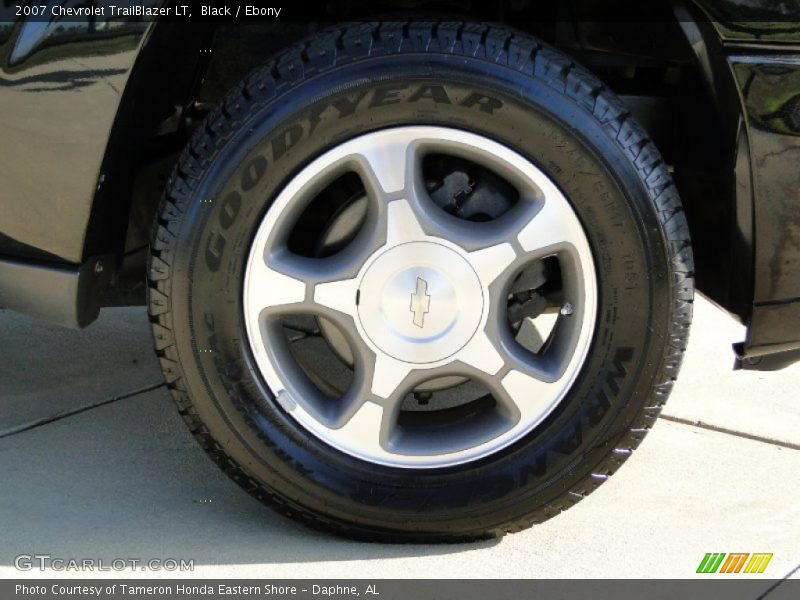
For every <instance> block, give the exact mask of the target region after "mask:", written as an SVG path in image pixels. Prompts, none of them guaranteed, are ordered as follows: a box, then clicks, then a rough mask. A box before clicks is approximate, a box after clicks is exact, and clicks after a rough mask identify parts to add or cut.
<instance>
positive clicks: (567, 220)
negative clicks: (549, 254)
mask: <svg viewBox="0 0 800 600" xmlns="http://www.w3.org/2000/svg"><path fill="white" fill-rule="evenodd" d="M552 187H553V189H552V190H551V191H550V192H549V193H547V192H546V194H545V200H544V202H543V203H542V204H541V208H540V209H539V210H538V212H537V213H536V214H535V215H534V216H533V218H532V219H530V220H529V221H528V222H527V223H526V224H525V225H524V226H523V227H522V228H521V229H520V231H519V234H518V235H517V239H518V240H519V243H520V245H521V246H522V248H523V249H524V250H525V251H526V252H531V253H537V254H540V255H542V256H543V255H545V253H546V251H549V250H557V249H558V247H559V246H563V245H565V244H569V245H574V244H575V243H576V242H577V241H578V240H581V239H583V237H584V235H585V234H584V233H583V229H582V228H581V224H580V222H579V221H578V219H577V217H576V216H575V215H574V214H573V213H572V211H571V210H569V209H567V207H566V206H565V203H566V200H563V199H562V201H561V202H557V201H556V200H555V198H554V194H561V192H559V191H558V189H556V188H555V186H552Z"/></svg>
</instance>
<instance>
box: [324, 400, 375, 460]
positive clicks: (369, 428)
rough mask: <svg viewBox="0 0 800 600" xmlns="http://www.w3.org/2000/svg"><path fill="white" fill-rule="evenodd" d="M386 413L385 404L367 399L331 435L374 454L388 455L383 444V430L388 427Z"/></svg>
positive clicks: (341, 441) (353, 446)
mask: <svg viewBox="0 0 800 600" xmlns="http://www.w3.org/2000/svg"><path fill="white" fill-rule="evenodd" d="M384 413H385V409H384V408H383V406H381V405H380V404H377V403H375V402H373V401H371V400H367V401H366V402H364V403H363V404H361V405H360V406H359V407H358V408H357V410H356V411H355V413H354V414H353V415H352V416H351V417H350V418H349V419H348V420H347V422H346V423H345V424H344V425H343V426H342V427H340V428H338V429H336V430H333V431H331V436H334V437H335V438H336V439H337V440H338V441H340V443H345V444H347V445H348V446H350V447H352V448H358V449H359V450H360V451H362V452H369V453H370V454H372V455H374V456H383V455H386V454H387V452H386V451H385V450H384V448H383V446H382V445H381V438H382V437H384V436H383V435H382V434H383V431H384V430H385V429H386V428H387V424H386V423H385V415H384Z"/></svg>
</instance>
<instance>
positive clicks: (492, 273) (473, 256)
mask: <svg viewBox="0 0 800 600" xmlns="http://www.w3.org/2000/svg"><path fill="white" fill-rule="evenodd" d="M516 258H517V253H516V252H515V251H514V247H513V246H512V245H511V244H509V243H503V244H497V245H495V246H489V247H488V248H484V249H482V250H475V251H474V252H470V253H469V262H470V264H471V265H472V268H473V269H475V272H476V273H477V274H478V279H480V280H481V283H483V284H484V285H485V286H488V285H490V284H491V283H492V282H493V281H494V280H495V279H497V278H498V277H499V276H500V274H501V273H502V272H503V271H505V270H506V269H507V268H508V266H509V265H511V263H512V262H514V259H516Z"/></svg>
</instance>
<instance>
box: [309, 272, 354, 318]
mask: <svg viewBox="0 0 800 600" xmlns="http://www.w3.org/2000/svg"><path fill="white" fill-rule="evenodd" d="M357 294H358V280H357V279H343V280H340V281H329V282H326V283H318V284H317V285H316V286H314V303H316V304H318V305H319V306H324V307H327V308H330V309H332V310H335V311H337V312H340V313H342V314H345V315H349V316H351V317H355V316H356V310H357V307H358V305H357V304H356V295H357Z"/></svg>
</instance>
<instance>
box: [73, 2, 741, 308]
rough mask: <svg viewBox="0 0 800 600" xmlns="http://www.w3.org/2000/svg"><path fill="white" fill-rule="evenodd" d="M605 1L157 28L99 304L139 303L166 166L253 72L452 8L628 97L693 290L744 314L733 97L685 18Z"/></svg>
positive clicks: (119, 147)
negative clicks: (621, 17)
mask: <svg viewBox="0 0 800 600" xmlns="http://www.w3.org/2000/svg"><path fill="white" fill-rule="evenodd" d="M602 4H604V3H602V2H599V1H598V0H571V1H570V2H557V1H555V0H544V1H538V0H504V1H502V2H494V3H485V2H471V3H466V4H465V3H461V2H458V3H454V2H447V1H445V2H427V1H422V2H418V1H414V0H400V1H397V0H383V1H380V2H377V3H376V2H366V1H362V0H336V1H334V2H332V3H329V4H328V5H327V6H328V9H327V10H329V11H330V14H329V15H328V16H327V17H326V18H325V20H319V21H311V22H303V23H297V22H290V21H286V22H284V21H259V22H255V23H252V24H251V23H242V22H238V23H221V24H210V25H207V26H202V27H198V26H195V25H192V27H190V28H186V27H185V26H184V27H183V29H182V30H180V31H178V29H177V27H178V25H176V24H163V25H162V24H156V25H155V26H154V27H153V31H152V34H151V36H150V39H149V40H148V43H147V44H146V46H145V48H144V49H143V52H142V54H141V56H140V58H139V60H138V61H137V64H136V67H135V68H134V72H133V73H132V75H131V79H130V82H129V85H128V89H126V92H125V96H124V99H123V107H122V109H121V110H120V117H118V123H117V125H116V126H115V131H114V134H113V136H112V139H111V140H110V142H109V148H108V151H107V155H106V163H107V165H108V169H107V171H105V170H104V173H105V172H108V173H109V175H110V176H109V180H110V181H112V179H113V184H114V185H108V186H106V191H105V194H106V198H105V199H103V198H98V200H97V202H96V208H95V211H94V213H93V215H92V221H91V223H92V225H91V227H92V230H91V231H90V235H89V238H88V239H89V242H87V244H89V243H91V244H94V245H95V246H96V247H95V248H94V249H93V250H94V251H93V252H92V253H94V254H103V253H107V252H108V251H109V250H110V251H111V252H113V253H116V254H117V255H119V256H121V257H122V258H121V264H120V265H119V268H118V271H117V272H118V277H117V280H116V282H117V285H116V286H115V288H114V289H113V290H112V292H111V293H109V294H107V296H106V299H105V303H106V304H120V303H130V302H137V301H140V300H141V298H142V297H143V291H144V286H143V284H142V277H141V275H142V269H143V268H144V262H145V259H146V248H147V243H148V239H149V236H150V230H151V228H152V226H153V225H152V224H153V215H154V214H155V210H156V204H157V202H158V200H159V197H160V194H161V190H162V189H163V186H164V183H165V181H166V178H167V177H168V174H169V171H170V170H171V169H172V166H173V165H174V162H175V159H176V157H177V155H178V153H179V152H180V150H181V149H182V147H183V146H184V145H185V143H186V142H187V141H188V138H189V135H190V134H191V131H192V129H193V127H194V126H195V125H196V124H197V123H199V122H200V121H201V120H202V118H203V117H204V115H205V114H206V113H207V112H208V110H209V109H210V108H211V107H212V106H213V105H214V104H215V103H216V102H218V101H219V100H220V98H221V97H222V96H223V95H224V94H225V92H226V91H227V90H228V89H229V88H230V87H232V86H233V85H235V83H236V82H238V81H239V80H240V79H241V78H242V77H244V76H245V75H246V74H247V73H248V72H249V71H250V70H252V69H253V68H255V67H257V66H259V65H261V64H262V63H263V62H264V61H265V60H266V59H267V58H268V57H269V56H271V55H273V54H274V53H275V52H276V51H278V50H279V49H281V48H284V47H286V46H289V45H291V44H293V43H296V42H298V41H299V40H301V39H303V38H305V37H307V36H309V35H313V34H314V33H315V32H317V31H320V30H322V29H324V28H325V27H327V26H328V25H329V24H330V23H331V22H333V21H347V20H356V19H361V18H366V17H368V16H369V17H370V18H375V16H376V15H381V16H386V15H393V16H397V18H398V19H405V18H413V19H416V20H419V19H427V18H430V19H431V20H432V19H435V18H453V17H454V14H455V12H456V11H458V12H457V17H456V18H457V19H459V20H465V19H471V20H478V21H484V22H489V23H500V24H504V25H506V26H509V27H514V28H516V29H521V30H523V31H526V32H529V33H531V34H533V35H535V36H537V37H538V38H540V39H542V40H543V41H545V42H548V43H550V44H552V45H554V46H556V47H557V48H559V49H560V50H562V51H564V52H566V53H567V54H569V55H571V56H573V57H574V59H575V61H576V62H579V63H581V64H583V65H584V66H585V67H587V68H588V69H590V70H591V71H593V72H594V73H595V74H596V75H597V76H598V77H599V78H600V79H601V80H603V81H604V82H605V83H606V84H607V85H608V86H609V87H610V88H611V89H612V90H614V91H615V92H616V93H617V94H618V95H620V96H621V97H622V99H623V101H624V102H625V103H626V104H627V105H628V106H629V108H630V110H631V112H632V113H633V114H634V116H635V117H636V118H637V119H638V120H639V122H640V123H641V124H642V125H643V126H644V127H645V129H646V130H647V131H648V134H649V135H650V137H651V138H652V139H653V140H654V141H655V143H656V145H657V146H658V147H659V149H660V150H661V152H662V154H663V155H664V158H665V161H666V162H667V163H668V164H669V165H670V168H671V170H673V171H674V176H675V181H676V185H677V186H678V189H679V192H680V194H681V197H682V198H683V201H684V205H685V208H686V211H687V216H688V219H689V225H690V229H691V233H692V237H693V244H694V246H695V253H696V258H697V264H698V273H697V276H698V287H699V288H700V289H701V290H703V291H706V292H707V293H708V294H709V295H711V296H712V297H713V298H714V299H716V300H717V301H718V302H720V303H721V304H723V305H724V306H726V307H727V308H729V309H730V310H734V311H735V312H737V313H740V316H741V313H743V312H744V311H746V302H744V301H742V300H736V299H732V298H730V294H729V289H730V281H731V279H732V278H731V277H730V274H729V273H725V272H724V269H720V268H719V267H718V265H720V264H723V265H724V264H726V263H730V259H728V260H727V261H724V260H723V259H724V257H725V256H730V254H731V247H730V245H731V244H733V243H734V242H733V241H731V238H732V234H731V231H732V230H733V224H732V223H733V220H734V219H735V218H736V199H735V186H734V178H733V168H734V162H735V149H736V125H732V124H731V121H730V119H728V118H726V116H725V115H729V114H730V112H731V109H730V107H725V110H720V108H721V107H720V103H721V102H723V101H724V102H731V99H730V96H731V95H732V96H733V97H734V98H735V94H728V96H727V97H726V96H724V95H721V94H720V90H719V89H715V88H714V86H715V85H718V84H717V83H714V82H711V81H709V77H708V73H706V72H704V69H703V65H702V64H701V63H700V62H699V61H698V57H697V56H696V54H695V52H694V51H693V50H692V46H691V45H690V43H689V42H688V41H687V35H689V33H688V32H687V30H686V24H685V23H682V22H681V21H682V20H683V19H685V18H686V17H685V15H684V16H682V17H680V18H679V17H676V16H675V9H674V7H673V6H672V3H671V2H669V1H668V0H663V1H656V2H650V3H637V2H625V3H623V4H629V5H630V6H620V5H619V3H618V5H617V6H616V7H615V8H616V9H618V10H620V11H622V12H624V11H625V10H628V9H629V10H630V11H635V14H637V15H638V19H639V21H638V22H636V23H635V24H633V25H635V26H632V23H631V22H630V20H629V21H628V22H624V21H616V22H615V21H612V20H609V19H608V18H607V16H605V15H603V14H602V12H598V11H601V10H602ZM642 4H644V5H646V7H643V6H641V5H642ZM618 14H621V13H618ZM187 29H191V30H192V31H186V30H187ZM164 56H168V57H169V59H168V60H167V61H165V60H164ZM154 82H155V83H154ZM724 91H725V92H726V93H727V92H728V90H724ZM129 97H130V98H133V99H135V100H137V101H138V105H139V106H140V107H141V105H142V103H143V102H142V100H143V98H145V99H146V103H147V104H148V105H149V106H150V110H148V111H146V112H145V113H142V114H138V116H137V118H136V119H129V118H127V117H126V116H125V112H124V111H131V110H134V109H132V108H131V106H132V104H131V103H130V102H127V103H126V102H125V100H126V99H128V98H129ZM720 98H722V100H720ZM133 105H134V106H135V103H133ZM122 157H124V158H122ZM111 175H113V178H112V177H111ZM112 199H113V200H112ZM121 240H124V245H123V244H121ZM712 242H713V243H712ZM100 250H102V252H101V251H100ZM715 265H717V266H716V267H715ZM740 272H741V268H740ZM737 303H738V304H737ZM741 305H745V306H744V307H742V306H741Z"/></svg>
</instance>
